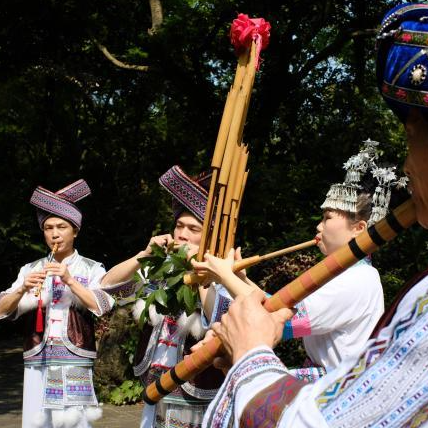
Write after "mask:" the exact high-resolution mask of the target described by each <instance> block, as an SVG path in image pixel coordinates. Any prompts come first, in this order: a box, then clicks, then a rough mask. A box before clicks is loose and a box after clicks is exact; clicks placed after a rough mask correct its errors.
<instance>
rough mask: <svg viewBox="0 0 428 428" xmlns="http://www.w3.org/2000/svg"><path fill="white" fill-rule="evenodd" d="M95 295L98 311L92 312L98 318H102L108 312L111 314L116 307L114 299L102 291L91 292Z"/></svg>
mask: <svg viewBox="0 0 428 428" xmlns="http://www.w3.org/2000/svg"><path fill="white" fill-rule="evenodd" d="M91 291H92V293H93V294H94V297H95V301H96V302H97V306H98V311H96V312H95V311H91V312H92V313H94V314H95V315H97V316H99V317H100V316H102V315H104V314H106V313H107V312H110V311H111V309H112V308H113V306H114V299H113V297H111V296H109V295H108V294H107V293H106V292H105V291H103V290H101V289H97V290H91Z"/></svg>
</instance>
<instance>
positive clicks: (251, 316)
mask: <svg viewBox="0 0 428 428" xmlns="http://www.w3.org/2000/svg"><path fill="white" fill-rule="evenodd" d="M265 299H266V296H265V295H264V294H263V293H262V292H260V291H253V292H252V293H251V294H250V295H249V296H246V297H242V296H238V297H237V298H236V300H235V301H234V302H233V303H232V304H231V305H230V308H229V312H228V313H227V314H224V315H223V316H222V318H221V323H215V324H214V325H213V330H214V333H215V334H216V335H217V336H218V337H219V338H220V339H221V341H222V342H223V345H224V347H225V349H226V351H227V352H228V354H229V355H230V356H231V359H232V362H233V363H235V362H236V361H238V360H239V359H240V358H241V357H242V356H243V355H244V354H246V353H247V352H248V351H250V350H251V349H253V348H256V347H257V346H261V345H267V346H269V347H270V348H273V347H274V346H275V344H276V343H277V342H278V340H279V339H280V338H281V336H282V331H283V329H284V323H285V321H287V320H288V319H290V318H291V317H292V316H293V315H294V311H293V310H290V309H286V308H284V309H280V310H278V311H276V312H273V313H269V312H268V311H267V310H266V309H265V308H264V307H263V305H262V303H263V302H264V300H265Z"/></svg>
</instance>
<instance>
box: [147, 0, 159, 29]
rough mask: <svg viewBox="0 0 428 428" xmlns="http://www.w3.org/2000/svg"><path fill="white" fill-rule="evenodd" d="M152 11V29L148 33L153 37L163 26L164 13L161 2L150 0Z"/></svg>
mask: <svg viewBox="0 0 428 428" xmlns="http://www.w3.org/2000/svg"><path fill="white" fill-rule="evenodd" d="M149 3H150V11H151V13H152V28H149V29H148V30H147V32H148V33H149V34H150V35H151V36H153V34H155V33H156V31H157V30H159V28H160V27H161V25H162V22H163V12H162V3H161V0H149Z"/></svg>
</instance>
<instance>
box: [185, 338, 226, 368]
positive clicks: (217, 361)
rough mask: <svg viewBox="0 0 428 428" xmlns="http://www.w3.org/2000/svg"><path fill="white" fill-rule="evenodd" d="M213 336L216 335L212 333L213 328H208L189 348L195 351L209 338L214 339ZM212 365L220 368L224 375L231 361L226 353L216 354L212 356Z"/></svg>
mask: <svg viewBox="0 0 428 428" xmlns="http://www.w3.org/2000/svg"><path fill="white" fill-rule="evenodd" d="M214 337H216V334H215V333H214V331H213V330H208V331H207V332H206V334H205V337H204V338H203V339H202V340H200V341H199V342H198V343H196V344H195V345H193V346H192V347H191V348H190V350H191V351H192V353H193V352H196V351H197V350H198V349H200V348H201V347H202V346H203V345H205V344H206V343H208V342H209V341H210V340H212V339H214ZM213 366H214V367H215V368H216V369H219V370H221V371H222V372H223V373H224V375H226V374H227V372H228V371H229V369H230V368H231V367H232V361H231V359H230V358H229V356H228V355H226V354H225V355H222V356H217V357H215V358H214V362H213Z"/></svg>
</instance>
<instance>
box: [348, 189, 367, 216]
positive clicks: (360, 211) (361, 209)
mask: <svg viewBox="0 0 428 428" xmlns="http://www.w3.org/2000/svg"><path fill="white" fill-rule="evenodd" d="M356 209H357V212H356V213H349V212H347V214H348V217H349V219H350V220H351V222H356V221H360V220H364V221H368V220H369V218H370V216H371V214H372V196H371V194H370V193H366V192H362V193H360V194H359V195H358V196H357V207H356Z"/></svg>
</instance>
